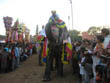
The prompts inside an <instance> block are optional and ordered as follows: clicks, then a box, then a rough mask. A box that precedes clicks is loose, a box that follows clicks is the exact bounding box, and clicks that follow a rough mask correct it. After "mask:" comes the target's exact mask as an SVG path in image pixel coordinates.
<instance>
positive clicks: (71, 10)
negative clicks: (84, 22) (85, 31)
mask: <svg viewBox="0 0 110 83" xmlns="http://www.w3.org/2000/svg"><path fill="white" fill-rule="evenodd" d="M70 4H71V18H72V29H73V5H72V0H70Z"/></svg>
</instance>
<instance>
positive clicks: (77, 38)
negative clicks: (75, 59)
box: [69, 30, 82, 41]
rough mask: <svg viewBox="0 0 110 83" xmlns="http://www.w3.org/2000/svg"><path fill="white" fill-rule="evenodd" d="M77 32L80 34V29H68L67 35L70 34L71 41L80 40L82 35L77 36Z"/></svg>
mask: <svg viewBox="0 0 110 83" xmlns="http://www.w3.org/2000/svg"><path fill="white" fill-rule="evenodd" d="M79 34H80V31H77V30H70V31H69V35H70V37H71V40H72V41H76V40H82V37H81V36H79Z"/></svg>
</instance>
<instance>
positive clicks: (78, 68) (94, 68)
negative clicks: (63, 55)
mask: <svg viewBox="0 0 110 83" xmlns="http://www.w3.org/2000/svg"><path fill="white" fill-rule="evenodd" d="M72 63H73V74H75V75H78V76H79V78H80V80H81V83H110V32H109V30H108V29H102V31H101V34H99V35H96V38H95V39H94V40H91V41H90V40H82V41H79V42H75V43H73V58H72Z"/></svg>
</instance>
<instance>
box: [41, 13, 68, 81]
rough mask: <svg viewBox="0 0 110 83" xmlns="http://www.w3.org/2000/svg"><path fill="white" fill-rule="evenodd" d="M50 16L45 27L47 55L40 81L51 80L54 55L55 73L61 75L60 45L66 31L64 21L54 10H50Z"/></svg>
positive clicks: (64, 38) (62, 42)
mask: <svg viewBox="0 0 110 83" xmlns="http://www.w3.org/2000/svg"><path fill="white" fill-rule="evenodd" d="M51 13H52V16H51V17H50V18H49V21H48V23H47V24H46V27H45V32H46V36H47V39H48V48H49V51H48V55H47V62H46V68H45V73H44V77H43V80H42V81H45V82H48V81H50V80H51V78H50V75H51V68H52V64H51V63H52V62H53V58H54V57H56V66H57V75H58V76H63V63H62V61H61V55H62V46H63V44H64V41H65V40H66V39H67V36H68V32H67V28H66V25H65V22H64V21H62V20H61V19H60V18H59V17H58V15H57V14H56V11H52V12H51Z"/></svg>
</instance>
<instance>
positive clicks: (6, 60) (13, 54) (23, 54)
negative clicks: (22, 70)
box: [0, 43, 33, 73]
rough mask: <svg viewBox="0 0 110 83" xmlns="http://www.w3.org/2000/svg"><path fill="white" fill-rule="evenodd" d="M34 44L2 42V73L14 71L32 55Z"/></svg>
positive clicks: (0, 48)
mask: <svg viewBox="0 0 110 83" xmlns="http://www.w3.org/2000/svg"><path fill="white" fill-rule="evenodd" d="M32 48H33V46H32V44H30V43H29V44H21V43H14V44H11V43H0V73H6V72H10V71H14V70H15V69H16V68H18V67H20V65H21V64H22V62H23V61H25V60H26V59H27V58H28V57H29V56H30V55H32Z"/></svg>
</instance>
